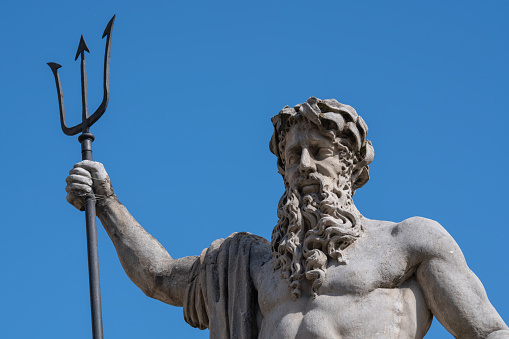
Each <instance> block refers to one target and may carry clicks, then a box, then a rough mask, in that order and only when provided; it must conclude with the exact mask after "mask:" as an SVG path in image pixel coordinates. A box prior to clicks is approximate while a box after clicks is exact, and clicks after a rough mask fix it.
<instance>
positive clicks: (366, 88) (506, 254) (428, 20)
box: [0, 1, 509, 338]
mask: <svg viewBox="0 0 509 339" xmlns="http://www.w3.org/2000/svg"><path fill="white" fill-rule="evenodd" d="M77 4H78V2H71V1H60V2H58V1H16V2H14V1H10V2H5V3H3V4H2V6H1V11H0V41H1V44H2V53H1V54H0V74H1V81H2V90H1V91H0V99H1V103H2V111H3V114H2V123H1V124H0V137H1V138H2V140H1V145H2V146H1V147H2V150H1V154H2V158H3V161H2V168H1V175H2V178H3V180H4V181H3V183H2V188H3V194H2V196H1V199H2V202H1V206H2V215H3V218H2V245H1V246H0V256H1V258H2V274H1V279H0V284H1V293H2V298H1V299H2V301H1V305H2V307H1V308H0V319H1V321H0V323H1V324H2V325H1V327H2V329H1V330H0V333H1V336H2V337H4V338H90V337H91V335H90V312H89V300H88V278H87V262H86V243H85V228H84V215H83V213H80V212H78V211H77V210H75V209H74V208H73V207H71V206H70V205H69V204H68V203H67V202H66V200H65V195H66V194H65V191H64V187H65V182H64V179H65V177H66V176H67V172H68V170H69V169H70V168H71V167H72V165H73V164H74V163H75V162H78V161H79V160H80V148H79V143H78V141H77V138H76V137H67V136H65V135H64V134H63V133H62V132H61V130H60V125H59V120H58V103H57V95H56V90H55V84H54V80H53V76H52V74H51V71H50V69H49V67H48V66H47V65H46V62H49V61H54V62H58V63H60V64H61V65H63V67H62V68H61V69H60V74H61V78H62V82H63V90H64V95H65V104H66V111H67V115H68V119H69V121H70V123H73V124H74V123H77V122H79V121H80V114H81V113H80V110H81V106H80V105H81V103H80V89H79V62H75V61H74V55H75V53H76V48H77V46H78V42H79V38H80V35H81V34H84V36H85V40H86V41H87V44H88V47H89V48H90V51H91V54H87V67H88V74H89V75H88V82H89V102H90V106H91V107H92V109H95V107H97V106H98V104H99V103H100V101H101V95H102V94H101V93H102V89H101V81H102V79H101V76H102V59H103V52H104V40H101V35H102V32H103V30H104V27H105V25H106V24H107V22H108V20H109V19H110V18H111V16H112V15H113V14H116V15H117V19H116V22H115V26H114V29H113V39H112V52H111V99H110V104H109V107H108V110H107V112H106V114H105V115H104V117H103V118H102V119H101V120H100V121H99V122H98V124H96V126H94V127H93V129H92V132H93V133H94V134H95V136H96V141H95V142H94V144H93V147H94V157H95V159H96V160H98V161H101V162H103V163H104V164H105V166H106V168H107V170H108V172H109V174H110V175H111V178H112V182H113V186H114V189H115V191H116V193H117V195H118V197H119V199H120V201H121V202H122V203H124V204H125V205H126V206H127V208H128V209H129V210H130V211H131V213H132V214H133V215H134V216H135V217H136V218H137V219H138V221H139V222H140V223H141V224H142V225H143V226H144V227H145V228H146V229H147V230H148V231H149V232H150V233H151V234H152V235H154V236H155V237H156V238H157V239H158V240H159V241H160V242H161V243H162V244H163V245H164V246H165V247H166V248H167V250H168V251H169V252H170V254H171V255H172V256H174V257H182V256H186V255H197V254H199V253H200V252H201V250H202V249H203V248H205V247H208V245H209V244H210V243H211V242H212V241H213V240H215V239H217V238H221V237H226V236H228V235H229V234H231V233H232V232H234V231H249V232H251V233H255V234H258V235H261V236H264V237H266V238H269V237H270V233H271V230H272V227H273V226H274V225H275V223H276V204H277V201H278V199H279V197H280V195H281V193H282V192H283V183H282V180H281V178H280V177H279V175H278V174H277V170H276V161H275V157H274V156H273V155H272V154H271V153H270V152H269V150H268V142H269V138H270V135H271V133H272V125H271V123H270V118H271V117H272V116H273V115H275V114H276V113H277V112H278V111H279V110H280V109H281V108H282V107H283V106H285V105H290V106H293V105H295V104H298V103H301V102H303V101H305V100H306V99H307V98H308V97H310V96H316V97H319V98H322V99H327V98H336V99H337V100H339V101H340V102H342V103H345V104H349V105H352V106H353V107H355V108H356V109H357V111H358V112H359V113H360V114H361V115H362V116H363V118H364V120H365V121H366V122H367V124H368V126H369V128H370V132H369V135H368V138H369V139H370V140H372V142H373V145H374V148H375V153H376V156H375V159H374V161H373V163H372V165H371V180H370V182H369V183H368V184H367V185H366V186H365V187H364V188H362V189H361V190H359V192H358V193H357V195H356V196H355V202H356V204H357V206H358V208H359V210H360V211H361V212H362V213H363V214H364V215H365V216H366V217H368V218H372V219H384V220H392V221H401V220H404V219H406V218H408V217H411V216H415V215H418V216H424V217H429V218H432V219H435V220H437V221H439V222H440V223H441V224H442V225H443V226H444V227H445V228H446V229H447V230H448V231H449V233H451V234H452V236H453V237H454V238H455V239H456V241H457V242H458V243H459V245H460V247H461V248H462V250H463V253H464V255H465V257H466V259H467V262H468V264H469V266H470V268H471V269H472V270H473V271H474V272H475V273H476V274H477V275H478V276H479V278H480V279H481V281H482V282H483V284H484V286H485V288H486V290H487V292H488V296H489V298H490V300H491V301H492V303H493V305H494V306H495V307H496V308H497V309H498V311H499V313H500V314H501V315H502V317H503V318H504V319H505V320H506V321H509V292H508V291H507V286H508V278H509V273H508V272H509V270H508V268H509V263H508V258H509V245H508V240H509V231H508V222H507V218H506V217H505V215H507V204H508V198H507V192H508V191H509V181H508V177H507V175H506V173H505V171H506V170H507V167H508V160H507V156H508V152H507V146H506V144H507V138H506V136H505V135H506V129H507V127H506V126H507V125H508V123H509V112H508V105H507V97H508V93H509V83H508V77H509V68H508V61H509V48H508V46H509V36H508V35H509V27H508V25H509V24H508V21H507V13H508V10H509V8H508V7H509V5H508V4H507V2H504V1H490V2H484V4H481V2H477V1H447V4H444V2H443V1H427V2H425V4H424V2H419V3H418V2H414V1H412V2H409V1H393V2H387V1H384V2H379V1H363V2H356V4H353V2H351V1H349V2H347V1H316V2H314V4H312V3H311V2H307V1H306V2H301V1H291V2H290V1H288V2H282V1H257V2H251V3H250V4H248V3H246V2H239V1H228V2H225V1H192V2H191V1H188V2H184V1H178V2H177V1H173V2H171V1H160V2H154V1H145V2H140V1H105V2H101V3H100V2H98V1H86V2H81V5H77ZM98 226H99V227H100V224H99V225H98ZM98 236H99V246H100V253H99V254H100V268H101V285H102V297H103V299H102V301H103V317H104V332H105V337H106V338H208V333H207V332H206V331H199V330H197V329H193V328H191V327H189V326H188V325H187V324H186V323H185V322H184V319H183V316H182V310H181V309H180V308H174V307H172V306H168V305H165V304H163V303H161V302H159V301H156V300H152V299H150V298H147V297H146V296H145V295H144V294H143V293H142V292H141V291H140V290H139V289H138V288H137V287H136V286H135V285H134V284H132V283H131V281H130V280H129V279H128V278H127V276H126V275H125V274H124V272H123V270H122V267H121V265H120V263H119V261H118V259H117V257H116V253H115V251H114V248H113V245H112V244H111V242H110V240H109V238H108V237H107V235H106V233H105V232H104V230H103V229H102V228H101V227H100V228H99V234H98ZM428 337H429V338H451V337H452V336H450V335H449V334H447V333H446V331H445V330H444V329H443V328H442V327H441V325H440V324H439V323H438V322H437V321H436V320H435V321H434V324H433V326H432V329H431V330H430V332H429V336H428Z"/></svg>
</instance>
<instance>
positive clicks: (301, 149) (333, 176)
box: [270, 97, 374, 299]
mask: <svg viewBox="0 0 509 339" xmlns="http://www.w3.org/2000/svg"><path fill="white" fill-rule="evenodd" d="M272 123H273V124H274V134H273V135H272V139H271V141H270V150H271V151H272V153H274V154H275V155H276V156H277V166H278V170H279V173H280V174H281V175H282V176H283V179H284V182H285V192H284V194H283V196H282V197H281V199H280V201H279V205H278V211H277V213H278V218H279V220H278V224H277V225H276V227H275V228H274V230H273V232H272V239H271V247H272V255H273V257H274V259H275V260H274V265H275V266H274V268H275V269H276V270H277V269H279V270H280V272H281V276H282V277H283V278H284V279H286V280H287V282H288V286H289V288H290V290H291V292H292V295H293V297H294V299H297V298H299V296H300V294H301V287H302V284H301V281H302V279H307V280H309V281H312V290H313V293H314V295H316V294H317V293H318V289H319V288H320V286H321V285H322V283H323V282H324V279H325V276H326V274H327V263H328V261H329V260H335V261H336V262H337V263H339V264H346V263H347V258H346V253H345V252H344V251H345V249H346V248H347V247H348V246H350V245H351V244H352V243H353V242H354V241H356V240H357V239H358V238H359V237H360V236H361V235H362V233H363V228H362V223H361V222H360V218H361V217H362V216H361V215H360V213H359V212H358V211H357V209H356V208H355V206H354V204H353V201H352V196H353V194H354V193H355V191H356V190H357V189H358V188H360V187H362V186H363V185H364V184H365V183H366V182H367V181H368V179H369V171H368V170H369V168H368V165H369V163H370V162H371V161H372V160H373V157H374V150H373V147H372V145H371V142H369V141H368V140H366V136H367V133H368V128H367V126H366V123H365V122H364V120H362V118H361V117H360V116H359V115H358V114H357V113H356V112H355V110H354V109H353V108H352V107H350V106H347V105H343V104H340V103H339V102H337V101H336V100H333V99H331V100H320V99H317V98H314V97H311V98H309V99H308V100H307V101H306V102H305V103H303V104H300V105H297V106H295V107H294V108H289V107H288V106H286V107H285V108H283V109H282V110H281V111H280V112H279V114H278V115H276V116H275V117H273V118H272Z"/></svg>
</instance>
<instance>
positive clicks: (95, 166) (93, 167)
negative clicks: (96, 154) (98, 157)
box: [74, 160, 108, 180]
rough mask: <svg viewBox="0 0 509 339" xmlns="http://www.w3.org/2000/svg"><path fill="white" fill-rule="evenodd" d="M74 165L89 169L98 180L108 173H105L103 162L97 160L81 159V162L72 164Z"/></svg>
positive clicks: (105, 176) (104, 177)
mask: <svg viewBox="0 0 509 339" xmlns="http://www.w3.org/2000/svg"><path fill="white" fill-rule="evenodd" d="M74 167H78V168H80V167H81V168H84V169H85V170H87V171H89V172H90V174H92V176H93V177H94V178H96V179H99V180H103V179H106V178H107V177H108V174H107V173H106V170H105V169H104V166H103V164H101V163H100V162H97V161H91V160H83V161H82V162H79V163H77V164H76V165H74Z"/></svg>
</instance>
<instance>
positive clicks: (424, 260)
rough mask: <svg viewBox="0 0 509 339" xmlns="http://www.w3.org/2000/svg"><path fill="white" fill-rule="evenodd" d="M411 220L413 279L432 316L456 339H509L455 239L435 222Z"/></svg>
mask: <svg viewBox="0 0 509 339" xmlns="http://www.w3.org/2000/svg"><path fill="white" fill-rule="evenodd" d="M412 219H413V221H412V222H411V224H412V225H411V226H410V228H411V229H413V231H412V232H410V233H412V240H410V239H409V243H411V244H412V246H411V247H412V248H411V251H412V252H413V255H414V256H415V254H417V253H418V255H417V257H419V259H418V260H419V263H418V267H417V270H416V276H417V280H418V282H419V285H420V286H421V288H422V290H423V293H424V297H425V300H426V304H427V306H428V307H429V309H430V310H431V312H432V313H433V315H434V316H435V317H436V318H437V319H438V320H439V321H440V323H441V324H442V325H443V326H444V327H445V328H446V329H447V330H448V331H449V332H450V333H451V334H452V335H454V336H455V337H456V338H488V339H498V338H509V328H508V327H507V325H506V324H505V323H504V321H503V320H502V318H501V317H500V315H499V314H498V312H497V311H496V310H495V308H494V307H493V306H492V305H491V303H490V301H489V300H488V297H487V295H486V291H485V290H484V287H483V285H482V284H481V281H480V280H479V279H478V278H477V276H476V275H475V274H474V273H473V272H472V271H471V270H470V269H469V268H468V266H467V263H466V261H465V258H464V257H463V253H462V252H461V250H460V248H459V246H458V245H457V244H456V242H455V241H454V239H453V238H452V237H451V236H450V235H449V234H448V233H447V231H445V229H444V228H443V227H442V226H440V224H438V223H437V222H435V221H432V220H429V219H424V218H412ZM412 219H410V220H412Z"/></svg>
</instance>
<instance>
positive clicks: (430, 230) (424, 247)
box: [390, 217, 461, 260]
mask: <svg viewBox="0 0 509 339" xmlns="http://www.w3.org/2000/svg"><path fill="white" fill-rule="evenodd" d="M390 232H391V235H392V236H393V237H396V238H397V239H398V242H399V243H400V244H401V245H402V246H403V247H404V248H405V249H406V250H407V251H409V252H410V253H411V254H412V255H413V256H417V257H420V258H422V259H428V260H429V259H431V258H434V257H443V256H444V255H448V254H449V253H452V252H457V251H459V252H461V251H460V250H459V247H458V245H457V244H456V242H455V241H454V239H453V238H452V236H451V235H450V234H449V233H448V232H447V231H446V230H445V228H444V227H443V226H442V225H440V223H438V222H437V221H435V220H432V219H428V218H423V217H412V218H408V219H406V220H403V221H401V222H399V223H397V224H393V226H392V228H391V229H390ZM451 251H452V252H451Z"/></svg>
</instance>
